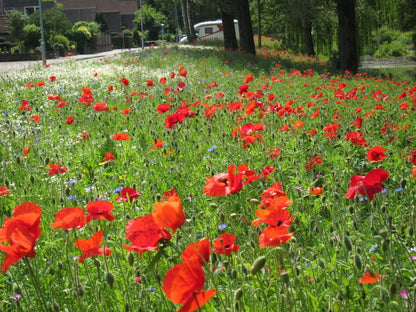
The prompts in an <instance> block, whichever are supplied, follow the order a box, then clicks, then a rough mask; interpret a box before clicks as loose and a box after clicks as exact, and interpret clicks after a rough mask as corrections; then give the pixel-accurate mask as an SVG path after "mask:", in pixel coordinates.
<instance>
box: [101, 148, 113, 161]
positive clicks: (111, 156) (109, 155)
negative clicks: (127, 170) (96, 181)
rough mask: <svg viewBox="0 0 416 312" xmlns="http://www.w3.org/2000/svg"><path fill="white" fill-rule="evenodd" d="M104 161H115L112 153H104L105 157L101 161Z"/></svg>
mask: <svg viewBox="0 0 416 312" xmlns="http://www.w3.org/2000/svg"><path fill="white" fill-rule="evenodd" d="M103 160H104V161H106V162H107V161H115V160H116V159H115V158H114V156H113V151H110V152H109V153H105V157H104V159H103Z"/></svg>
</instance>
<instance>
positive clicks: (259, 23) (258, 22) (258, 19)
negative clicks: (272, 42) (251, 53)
mask: <svg viewBox="0 0 416 312" xmlns="http://www.w3.org/2000/svg"><path fill="white" fill-rule="evenodd" d="M257 24H258V28H257V35H258V36H259V37H258V39H257V41H258V43H257V45H258V46H259V49H261V0H257Z"/></svg>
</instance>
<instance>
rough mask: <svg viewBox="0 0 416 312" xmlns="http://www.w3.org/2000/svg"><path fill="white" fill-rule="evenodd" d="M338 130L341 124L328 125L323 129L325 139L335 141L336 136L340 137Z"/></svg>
mask: <svg viewBox="0 0 416 312" xmlns="http://www.w3.org/2000/svg"><path fill="white" fill-rule="evenodd" d="M338 128H339V124H337V123H333V124H331V125H326V126H325V127H324V129H323V130H324V135H325V138H326V139H328V140H334V139H335V138H336V136H337V135H338V134H337V131H338Z"/></svg>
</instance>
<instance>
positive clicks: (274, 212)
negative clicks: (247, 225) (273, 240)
mask: <svg viewBox="0 0 416 312" xmlns="http://www.w3.org/2000/svg"><path fill="white" fill-rule="evenodd" d="M276 201H279V204H274V205H273V204H272V205H271V206H269V207H267V209H257V210H256V215H257V216H258V217H259V218H258V219H256V220H254V221H253V222H252V224H253V225H254V226H256V227H257V226H259V225H260V224H262V223H266V224H268V225H269V226H275V227H289V226H290V224H291V223H292V220H293V217H291V216H290V211H289V210H287V209H286V207H287V206H288V205H290V204H291V203H292V202H291V201H290V200H288V199H287V197H286V196H282V197H278V198H276V199H274V200H273V202H276Z"/></svg>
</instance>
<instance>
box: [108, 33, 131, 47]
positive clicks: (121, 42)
mask: <svg viewBox="0 0 416 312" xmlns="http://www.w3.org/2000/svg"><path fill="white" fill-rule="evenodd" d="M111 44H112V45H113V49H125V48H132V47H134V41H133V36H123V34H117V35H116V36H112V37H111Z"/></svg>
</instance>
